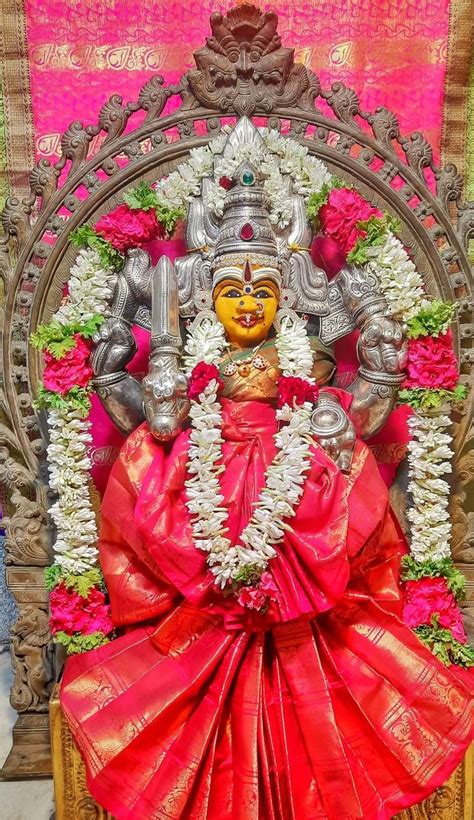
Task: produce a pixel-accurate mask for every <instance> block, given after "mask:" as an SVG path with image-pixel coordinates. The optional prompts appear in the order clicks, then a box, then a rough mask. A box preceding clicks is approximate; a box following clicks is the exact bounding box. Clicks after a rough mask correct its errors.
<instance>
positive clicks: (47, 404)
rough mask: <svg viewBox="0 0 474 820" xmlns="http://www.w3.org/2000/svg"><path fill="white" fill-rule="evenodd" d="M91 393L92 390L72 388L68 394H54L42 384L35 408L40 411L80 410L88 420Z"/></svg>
mask: <svg viewBox="0 0 474 820" xmlns="http://www.w3.org/2000/svg"><path fill="white" fill-rule="evenodd" d="M90 392H91V391H90V389H86V388H85V387H72V388H71V390H68V392H67V393H64V394H61V393H54V392H53V391H52V390H46V388H45V386H44V384H43V383H42V382H40V384H39V387H38V395H37V397H36V400H35V401H34V402H33V406H34V407H36V408H37V409H38V410H43V409H46V410H47V409H48V408H53V409H55V410H78V411H79V412H80V414H81V416H82V418H86V416H87V415H88V414H89V411H90V408H91V400H90Z"/></svg>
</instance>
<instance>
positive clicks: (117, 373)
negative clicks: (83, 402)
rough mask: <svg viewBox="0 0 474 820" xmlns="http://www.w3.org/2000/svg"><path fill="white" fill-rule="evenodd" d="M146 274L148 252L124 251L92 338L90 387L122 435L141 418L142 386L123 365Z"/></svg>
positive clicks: (131, 348) (130, 345) (130, 353)
mask: <svg viewBox="0 0 474 820" xmlns="http://www.w3.org/2000/svg"><path fill="white" fill-rule="evenodd" d="M149 275H150V257H149V256H148V254H147V253H145V251H142V250H140V249H138V248H137V249H133V250H131V251H128V253H127V256H126V259H125V262H124V266H123V269H122V270H121V271H120V273H119V274H118V277H117V284H116V287H115V290H114V295H113V299H112V304H111V308H110V310H111V314H112V315H111V316H109V318H108V319H106V321H105V322H104V324H103V325H102V326H101V328H100V330H99V331H98V333H97V334H96V335H95V336H94V338H93V341H94V343H95V347H94V350H93V352H92V356H91V363H92V368H93V370H94V374H95V378H94V387H95V389H96V392H97V394H98V396H99V398H100V400H101V402H102V404H103V406H104V408H105V410H106V411H107V413H108V414H109V416H110V418H111V419H112V421H113V422H114V424H115V425H116V426H117V427H118V429H119V430H120V431H121V432H122V433H124V434H125V435H128V434H129V433H131V432H132V431H133V430H134V429H135V428H136V427H138V425H139V424H141V423H142V421H144V419H145V416H144V413H143V391H142V386H141V384H140V382H138V381H137V380H136V379H134V378H133V377H132V376H130V374H129V373H127V371H126V369H125V368H126V365H127V364H128V363H129V362H130V361H131V359H132V358H133V356H134V355H135V352H136V343H135V338H134V336H133V333H132V332H131V329H130V323H131V322H132V321H133V319H134V316H135V312H136V309H137V304H138V303H139V298H138V296H137V294H138V293H143V294H146V290H147V282H148V279H149Z"/></svg>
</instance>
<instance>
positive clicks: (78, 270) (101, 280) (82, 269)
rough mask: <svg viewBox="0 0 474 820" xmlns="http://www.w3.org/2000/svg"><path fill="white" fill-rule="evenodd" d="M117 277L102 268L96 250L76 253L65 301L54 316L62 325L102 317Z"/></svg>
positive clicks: (112, 272) (83, 250) (89, 249)
mask: <svg viewBox="0 0 474 820" xmlns="http://www.w3.org/2000/svg"><path fill="white" fill-rule="evenodd" d="M116 279H117V275H116V273H115V270H114V269H113V268H112V267H108V266H107V265H104V263H103V262H102V260H101V258H100V256H99V254H98V253H97V251H95V250H92V249H91V248H83V249H82V250H80V251H79V253H78V254H77V257H76V260H75V262H74V264H73V266H72V268H71V276H70V278H69V281H68V290H69V296H68V299H67V301H65V303H64V304H63V305H61V306H60V308H59V309H58V310H57V311H56V313H55V314H54V320H55V321H56V322H59V324H61V325H66V324H72V323H78V324H81V323H83V322H87V321H88V320H89V319H91V318H92V317H93V316H96V315H97V314H100V315H104V314H105V313H106V311H107V309H108V305H109V303H110V300H111V298H112V295H113V291H114V286H115V282H116Z"/></svg>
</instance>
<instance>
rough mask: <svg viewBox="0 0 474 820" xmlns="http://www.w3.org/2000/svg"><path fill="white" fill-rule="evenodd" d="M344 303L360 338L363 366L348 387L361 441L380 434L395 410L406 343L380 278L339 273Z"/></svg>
mask: <svg viewBox="0 0 474 820" xmlns="http://www.w3.org/2000/svg"><path fill="white" fill-rule="evenodd" d="M339 283H340V287H341V291H342V296H343V300H344V304H345V306H346V308H347V310H348V312H349V313H350V314H351V315H352V316H353V317H354V320H355V323H356V325H357V327H358V328H359V329H360V336H359V340H358V343H357V356H358V359H359V363H360V367H359V373H358V376H357V378H356V379H355V381H354V382H353V383H352V384H351V385H350V387H349V388H348V390H349V392H350V393H352V395H353V397H354V398H353V401H352V405H351V418H352V420H353V421H354V424H355V425H356V427H357V430H358V432H359V435H361V436H362V438H369V437H370V436H373V435H374V434H375V433H377V432H378V431H379V430H380V429H381V428H382V427H383V425H384V424H385V422H386V421H387V418H388V416H389V415H390V413H391V412H392V410H393V407H394V405H395V401H396V398H397V393H398V389H399V387H400V384H401V383H402V381H403V380H404V378H405V372H404V369H405V365H406V358H407V353H406V342H405V338H404V333H403V329H402V327H401V325H400V324H399V323H398V322H396V321H395V320H393V319H390V318H388V317H387V316H386V313H387V304H386V302H385V300H384V298H383V296H382V295H381V293H380V289H379V283H378V280H377V277H376V276H375V275H374V274H372V273H368V272H367V271H365V270H363V269H361V268H344V269H343V270H342V271H341V273H340V274H339Z"/></svg>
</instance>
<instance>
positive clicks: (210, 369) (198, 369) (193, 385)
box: [188, 362, 224, 401]
mask: <svg viewBox="0 0 474 820" xmlns="http://www.w3.org/2000/svg"><path fill="white" fill-rule="evenodd" d="M213 379H215V381H216V382H217V388H218V390H220V389H222V388H223V386H224V382H223V381H222V379H221V378H220V376H219V368H218V367H217V366H216V365H215V364H206V363H205V362H199V363H198V364H197V365H196V366H195V367H194V368H193V370H192V372H191V378H190V380H189V385H188V397H189V398H190V399H195V400H196V401H197V400H198V399H199V396H200V394H201V393H202V391H203V390H205V388H206V387H207V385H208V384H209V382H212V380H213Z"/></svg>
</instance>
